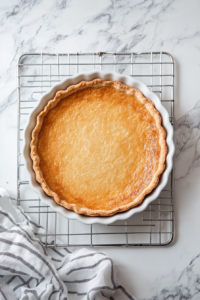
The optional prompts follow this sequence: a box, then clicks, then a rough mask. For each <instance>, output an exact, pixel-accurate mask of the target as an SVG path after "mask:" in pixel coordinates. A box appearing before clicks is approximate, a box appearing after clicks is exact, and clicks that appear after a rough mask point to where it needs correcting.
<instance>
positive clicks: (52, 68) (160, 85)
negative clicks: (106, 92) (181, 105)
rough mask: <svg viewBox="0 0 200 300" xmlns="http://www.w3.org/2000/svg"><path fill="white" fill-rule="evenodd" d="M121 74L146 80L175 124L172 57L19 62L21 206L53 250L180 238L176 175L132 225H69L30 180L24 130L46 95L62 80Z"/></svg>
mask: <svg viewBox="0 0 200 300" xmlns="http://www.w3.org/2000/svg"><path fill="white" fill-rule="evenodd" d="M92 70H103V71H108V72H109V71H115V72H118V73H121V74H122V73H123V74H126V75H130V76H133V77H134V78H136V79H139V80H141V81H143V82H144V83H145V84H146V85H147V86H148V87H149V89H150V90H152V91H153V92H154V93H156V94H157V95H158V96H159V98H160V99H161V101H162V103H163V105H164V106H165V108H166V109H167V110H168V113H169V116H170V121H171V124H172V125H173V121H174V61H173V57H172V56H171V55H170V54H169V53H166V52H145V53H105V52H100V53H57V54H54V53H53V54H49V53H26V54H23V55H22V56H21V57H20V58H19V61H18V66H17V89H18V140H17V144H18V147H17V149H18V159H17V164H18V166H17V168H18V170H17V177H18V178H17V180H18V185H17V204H18V205H20V206H22V207H23V208H24V210H25V212H26V213H27V214H29V215H31V217H32V219H33V220H34V221H35V222H37V223H38V224H40V225H42V226H43V227H44V228H45V233H44V234H40V235H39V237H40V239H41V241H42V242H43V243H44V244H46V246H47V247H53V246H56V247H66V246H67V247H69V246H92V247H94V246H107V247H108V246H125V247H130V246H166V245H168V244H170V243H171V242H172V240H173V237H174V203H173V198H174V191H173V177H174V176H173V170H172V172H171V174H170V177H169V181H168V184H167V186H166V187H165V189H164V190H163V191H162V193H161V195H160V197H159V198H158V199H156V200H155V201H154V202H153V203H152V204H151V205H149V206H148V208H147V209H146V210H145V211H144V212H142V213H138V214H136V215H134V216H132V217H131V218H130V219H128V220H126V221H118V222H115V223H114V224H111V225H99V224H94V225H84V224H82V223H80V222H78V221H75V220H68V219H66V218H64V217H63V216H62V215H60V214H59V213H56V212H54V211H53V210H52V209H51V208H50V207H48V206H47V205H44V204H43V203H42V202H41V201H40V199H39V198H38V195H37V194H35V193H34V192H33V191H32V190H31V188H30V186H29V182H28V180H27V174H26V170H25V167H24V161H23V160H24V158H23V154H22V148H23V131H24V126H25V124H26V120H27V117H28V115H29V113H30V112H31V110H32V109H33V108H34V106H35V105H36V103H37V102H38V101H39V99H40V98H41V96H42V95H43V94H44V93H45V92H46V91H48V90H49V88H50V87H51V86H52V85H54V84H55V83H57V82H59V81H60V80H62V79H64V78H66V77H70V76H72V75H75V74H76V73H78V72H86V71H92Z"/></svg>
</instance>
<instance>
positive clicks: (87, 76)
mask: <svg viewBox="0 0 200 300" xmlns="http://www.w3.org/2000/svg"><path fill="white" fill-rule="evenodd" d="M96 78H102V79H104V80H108V81H109V80H117V81H119V82H121V83H124V84H126V85H129V86H131V87H133V88H136V89H138V90H140V91H141V92H142V93H143V94H144V95H145V96H146V97H147V98H149V99H150V100H151V101H152V102H153V103H154V104H155V107H156V108H157V110H158V111H159V112H160V114H161V116H162V122H163V126H164V128H165V130H166V132H167V139H166V141H167V146H168V154H167V158H166V169H165V171H164V173H163V174H162V176H161V178H160V181H159V184H158V186H157V187H156V188H155V189H154V190H153V192H152V193H151V194H149V195H147V196H146V197H145V200H144V201H143V202H142V203H141V204H140V205H139V206H137V207H133V208H132V209H130V210H128V211H125V212H122V213H118V214H115V215H113V216H108V217H90V216H84V215H79V214H77V213H75V212H74V211H70V210H67V209H66V208H64V207H62V206H60V205H58V204H57V203H56V202H55V201H54V200H53V199H51V198H50V197H49V196H48V195H46V194H45V192H44V191H43V190H42V188H41V186H40V184H39V183H38V182H37V181H36V178H35V172H34V170H33V163H32V159H31V157H30V142H31V137H32V131H33V129H34V127H35V125H36V119H37V115H38V114H39V113H40V112H41V111H42V110H43V109H44V107H45V106H46V104H47V103H48V101H49V100H52V99H53V98H54V96H55V94H56V92H57V91H60V90H66V89H67V88H68V87H69V86H70V85H74V84H77V83H79V82H81V81H91V80H93V79H96ZM24 141H25V143H24V157H25V166H26V169H27V173H28V176H29V182H30V185H31V188H32V189H33V190H34V191H35V192H36V193H37V194H38V195H39V197H40V199H41V200H42V202H43V203H45V204H47V205H49V206H50V207H51V208H52V209H53V210H54V211H56V212H59V213H61V214H62V215H63V216H64V217H66V218H69V219H75V220H78V221H80V222H82V223H85V224H94V223H99V224H110V223H113V222H115V221H117V220H125V219H128V218H129V217H131V216H132V215H133V214H135V213H138V212H141V211H143V210H144V209H145V208H146V207H147V206H148V205H149V204H150V203H151V202H152V201H153V200H155V199H156V198H157V197H158V196H159V194H160V192H161V191H162V189H163V188H164V187H165V185H166V184H167V181H168V177H169V173H170V171H171V169H172V165H173V154H174V149H175V147H174V142H173V127H172V125H171V123H170V121H169V115H168V112H167V110H166V109H165V108H164V107H163V105H162V103H161V101H160V99H159V98H158V96H157V95H156V94H154V93H153V92H151V91H150V90H149V89H148V88H147V86H146V85H145V84H144V83H142V82H140V81H138V80H136V79H134V78H132V77H130V76H126V75H120V74H118V73H114V72H110V73H105V72H88V73H79V74H77V75H75V76H72V77H71V78H68V79H65V80H63V81H61V82H59V83H58V84H56V85H54V86H53V87H52V88H51V89H50V90H49V91H48V92H47V93H46V94H45V95H43V97H42V98H41V99H40V101H38V104H37V106H36V107H35V108H34V110H33V111H32V113H31V114H30V115H29V118H28V120H27V124H26V127H25V130H24Z"/></svg>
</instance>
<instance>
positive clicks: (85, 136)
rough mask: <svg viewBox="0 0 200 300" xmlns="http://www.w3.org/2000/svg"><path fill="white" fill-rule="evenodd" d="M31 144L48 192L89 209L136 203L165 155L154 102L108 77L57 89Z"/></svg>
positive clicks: (101, 211)
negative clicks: (64, 88)
mask: <svg viewBox="0 0 200 300" xmlns="http://www.w3.org/2000/svg"><path fill="white" fill-rule="evenodd" d="M61 100H62V101H61ZM30 148H31V158H32V160H33V169H34V171H35V174H36V179H37V181H38V182H39V183H40V184H41V186H42V189H43V190H44V191H45V193H46V194H48V195H49V196H51V197H52V198H53V199H54V200H55V201H56V202H57V203H58V204H59V205H61V206H63V207H65V208H67V209H69V210H73V211H75V212H76V213H78V214H84V215H88V216H109V215H113V214H115V213H117V212H122V211H126V210H129V209H130V208H132V207H134V206H137V205H139V204H140V203H141V202H142V201H143V200H144V198H145V196H146V195H147V194H149V193H150V192H151V191H152V190H153V189H154V188H155V187H156V186H157V184H158V182H159V178H160V175H161V174H162V173H163V171H164V169H165V161H166V155H167V145H166V132H165V130H164V128H163V127H162V125H161V116H160V113H159V112H158V111H157V109H156V108H155V107H154V104H153V103H152V102H151V101H150V100H149V99H147V98H146V97H145V96H144V95H143V94H142V93H141V92H140V91H139V90H137V89H134V88H131V87H129V86H126V85H124V84H122V83H120V82H118V81H104V80H103V79H95V80H93V81H89V82H87V81H82V82H80V83H79V84H77V85H72V86H70V87H69V88H68V89H67V90H65V91H59V92H57V93H56V96H55V98H54V99H53V100H51V101H49V102H48V104H47V105H46V107H45V108H44V110H43V111H42V112H41V113H40V114H39V115H38V117H37V123H36V126H35V128H34V130H33V132H32V141H31V143H30Z"/></svg>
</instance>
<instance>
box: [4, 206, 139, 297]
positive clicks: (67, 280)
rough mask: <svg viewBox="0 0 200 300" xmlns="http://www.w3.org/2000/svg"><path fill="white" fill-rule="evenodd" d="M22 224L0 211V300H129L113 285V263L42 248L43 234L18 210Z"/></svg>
mask: <svg viewBox="0 0 200 300" xmlns="http://www.w3.org/2000/svg"><path fill="white" fill-rule="evenodd" d="M16 210H17V211H18V214H19V215H20V218H21V220H22V221H21V222H18V223H17V222H16V221H15V220H14V219H13V217H12V216H11V215H10V214H8V213H7V212H6V211H4V210H3V209H0V299H3V300H5V299H7V300H10V299H12V300H15V299H21V300H22V299H23V300H29V299H30V300H35V299H49V300H54V299H61V300H64V299H88V300H94V299H95V300H103V299H110V300H123V299H124V300H128V299H131V300H134V297H133V296H131V295H130V294H129V293H128V292H127V291H126V290H125V288H123V287H122V286H121V285H120V284H119V283H118V282H117V279H116V273H115V271H116V270H115V269H116V268H115V267H114V265H113V261H112V259H110V258H109V257H107V256H106V255H105V254H104V253H100V252H93V251H92V250H88V249H80V250H78V251H75V252H71V251H70V250H69V249H67V248H45V247H44V245H43V243H42V242H41V241H40V240H39V239H38V238H37V237H36V235H35V234H36V233H44V229H43V228H42V227H41V226H39V225H37V224H35V223H34V222H33V221H32V220H31V219H30V218H29V217H27V215H25V213H24V211H23V210H22V209H19V208H16Z"/></svg>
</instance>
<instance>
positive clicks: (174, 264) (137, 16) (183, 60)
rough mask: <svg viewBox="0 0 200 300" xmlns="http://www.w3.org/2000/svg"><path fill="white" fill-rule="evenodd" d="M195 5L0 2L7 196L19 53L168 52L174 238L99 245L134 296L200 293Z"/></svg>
mask: <svg viewBox="0 0 200 300" xmlns="http://www.w3.org/2000/svg"><path fill="white" fill-rule="evenodd" d="M199 11H200V1H199V0H191V1H186V0H166V1H163V0H118V1H117V0H101V1H94V0H86V1H82V0H58V1H56V0H50V1H47V0H32V1H26V0H21V1H20V0H11V1H7V2H6V1H0V45H1V47H0V95H1V97H0V137H1V138H0V166H1V172H0V184H1V185H2V186H4V187H5V188H6V189H8V191H9V193H10V194H11V196H13V197H15V196H16V134H17V114H16V110H17V94H16V64H17V59H18V57H19V56H20V55H21V54H23V53H26V52H53V53H54V52H58V53H61V52H98V51H110V52H120V51H124V52H127V51H134V52H141V51H167V52H169V53H171V54H172V55H173V56H174V59H175V62H176V66H175V71H176V77H175V117H176V124H175V143H176V156H175V173H176V176H175V177H176V181H175V192H176V193H175V217H176V240H175V242H174V244H173V245H172V246H170V247H167V248H151V249H146V248H143V249H139V248H138V249H104V250H103V251H105V252H106V253H107V254H108V255H110V256H112V258H113V259H114V260H115V261H116V263H117V264H118V267H119V277H120V281H121V282H122V283H123V284H124V285H126V287H127V289H128V290H129V291H130V292H131V293H133V294H134V295H136V296H137V297H138V299H145V300H153V299H156V300H172V299H173V300H179V299H180V300H181V299H192V300H199V299H200V294H199V291H200V287H199V278H200V277H199V276H200V275H199V274H200V258H199V253H200V239H199V233H200V230H199V228H200V218H199V213H200V201H199V195H200V185H199V177H200V176H199V175H200V100H199V99H200V97H199V95H200V88H199V83H198V81H199V78H200V38H199V37H200V27H199ZM121 72H123V69H122V70H121Z"/></svg>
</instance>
